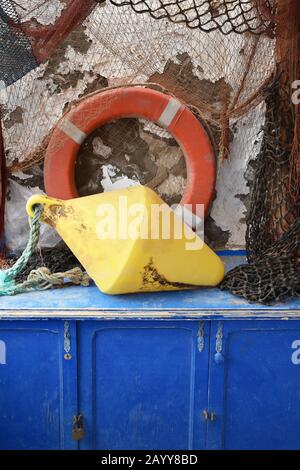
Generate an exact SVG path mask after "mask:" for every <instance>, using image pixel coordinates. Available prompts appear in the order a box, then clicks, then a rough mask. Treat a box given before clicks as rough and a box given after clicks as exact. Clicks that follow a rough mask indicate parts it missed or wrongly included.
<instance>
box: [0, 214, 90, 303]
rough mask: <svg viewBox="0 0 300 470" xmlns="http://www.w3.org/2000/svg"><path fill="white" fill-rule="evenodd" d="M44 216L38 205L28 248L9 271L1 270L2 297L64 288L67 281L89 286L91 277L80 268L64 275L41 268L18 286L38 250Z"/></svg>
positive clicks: (31, 227)
mask: <svg viewBox="0 0 300 470" xmlns="http://www.w3.org/2000/svg"><path fill="white" fill-rule="evenodd" d="M42 214H43V207H42V206H41V205H36V206H35V207H34V215H33V218H32V219H30V222H29V224H30V236H29V240H28V242H27V245H26V248H25V250H24V251H23V253H22V255H21V256H20V258H19V259H18V260H17V261H16V263H15V264H14V265H13V266H12V267H11V268H9V269H4V270H0V296H2V295H15V294H21V293H23V292H28V291H31V290H45V289H50V288H52V287H62V286H63V285H67V283H66V279H68V280H69V284H77V285H78V284H80V285H83V286H87V285H89V280H90V278H89V276H88V275H87V274H86V273H85V272H83V271H82V270H81V269H80V268H74V269H71V270H69V271H66V272H63V273H51V271H50V270H49V269H48V268H45V267H41V268H38V269H34V270H32V271H31V272H30V273H29V275H28V277H27V280H26V281H24V282H21V283H19V284H17V283H16V282H15V279H16V277H17V276H18V275H19V274H20V273H21V272H22V271H23V270H24V268H25V267H26V265H27V263H28V261H29V259H30V257H31V256H32V255H33V253H34V251H35V250H36V247H37V244H38V242H39V238H40V225H41V217H42Z"/></svg>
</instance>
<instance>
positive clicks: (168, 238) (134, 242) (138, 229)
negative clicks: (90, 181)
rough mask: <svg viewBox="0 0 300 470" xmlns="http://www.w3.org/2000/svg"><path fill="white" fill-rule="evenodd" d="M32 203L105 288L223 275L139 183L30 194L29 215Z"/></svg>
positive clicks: (193, 282) (188, 282) (187, 283)
mask: <svg viewBox="0 0 300 470" xmlns="http://www.w3.org/2000/svg"><path fill="white" fill-rule="evenodd" d="M36 204H41V205H42V206H43V207H44V211H43V215H42V221H43V222H46V223H48V224H49V225H51V227H53V228H55V229H56V230H57V232H58V233H59V235H60V236H61V238H62V239H63V240H64V241H65V243H66V244H67V245H68V247H69V248H70V250H71V251H72V252H73V253H74V255H75V256H76V257H77V258H78V260H79V261H80V263H81V264H82V265H83V266H84V268H85V269H86V271H87V273H88V274H89V276H90V277H91V278H92V279H93V280H94V281H95V283H96V285H97V286H98V287H99V289H100V290H101V291H102V292H105V293H107V294H124V293H129V292H146V291H162V290H179V289H188V288H193V287H196V286H216V285H217V284H219V283H220V282H221V281H222V279H223V277H224V266H223V263H222V261H221V260H220V258H219V257H218V256H217V255H216V254H215V253H214V252H213V251H212V250H211V249H210V248H209V247H208V246H207V245H206V244H205V243H204V242H202V240H201V239H200V238H199V237H198V236H197V235H196V234H195V233H194V232H193V231H192V229H190V228H189V227H188V226H187V225H185V224H184V223H183V222H182V221H181V219H179V218H178V217H177V216H176V214H175V213H174V211H172V209H170V208H169V206H168V205H167V204H165V203H164V202H163V201H162V199H161V198H160V197H159V196H158V195H157V194H156V193H155V192H154V191H152V190H151V189H149V188H147V187H145V186H134V187H131V188H127V189H122V190H119V191H112V192H107V193H101V194H96V195H93V196H87V197H81V198H76V199H70V200H67V201H63V200H60V199H54V198H50V197H47V196H43V195H34V196H32V197H31V198H30V199H29V200H28V202H27V206H26V210H27V212H28V214H29V215H30V216H31V217H32V216H33V208H34V206H35V205H36ZM168 221H169V222H168ZM180 232H181V233H180Z"/></svg>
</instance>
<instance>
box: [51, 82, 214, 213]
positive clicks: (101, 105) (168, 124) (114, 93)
mask: <svg viewBox="0 0 300 470" xmlns="http://www.w3.org/2000/svg"><path fill="white" fill-rule="evenodd" d="M126 117H137V118H144V119H147V120H150V121H153V122H155V123H157V124H158V125H159V126H161V127H163V128H165V129H166V130H168V132H169V133H170V134H171V135H172V136H173V137H174V138H175V139H176V141H177V142H178V144H179V145H180V147H181V149H182V151H183V153H184V156H185V160H186V167H187V184H186V188H185V190H184V194H183V197H182V200H181V201H180V204H181V205H183V204H191V209H192V211H193V212H195V209H196V204H204V207H205V213H207V211H208V209H209V206H210V204H211V202H212V198H213V196H214V190H215V179H216V162H215V155H214V151H213V147H212V144H211V142H210V139H209V137H208V135H207V133H206V131H205V130H204V128H203V127H202V125H201V124H200V123H199V121H198V120H197V119H196V117H195V116H194V115H193V113H192V112H191V111H190V110H189V109H188V108H187V107H186V106H185V105H184V104H183V103H181V102H180V101H178V100H176V99H175V98H173V97H170V96H168V95H166V94H164V93H161V92H159V91H155V90H153V89H150V88H145V87H142V86H137V87H128V88H127V87H122V88H115V89H110V90H107V91H104V92H102V93H98V94H94V95H91V96H88V97H87V98H86V99H84V100H82V101H81V102H80V103H79V104H78V105H76V106H74V108H72V109H71V110H70V111H69V112H68V113H66V115H65V116H64V118H63V119H62V120H61V121H60V122H59V124H58V125H57V126H56V128H55V130H54V132H53V134H52V136H51V139H50V142H49V145H48V148H47V151H46V156H45V165H44V181H45V189H46V192H47V194H48V195H49V196H52V197H57V198H60V199H72V198H75V197H78V193H77V190H76V186H75V177H74V166H75V161H76V156H77V154H78V151H79V148H80V146H81V144H82V143H83V142H84V140H85V139H86V138H87V136H88V135H89V134H91V133H92V132H93V131H94V130H95V129H97V128H98V127H100V126H102V125H103V124H105V123H107V122H109V121H113V120H115V119H120V118H126Z"/></svg>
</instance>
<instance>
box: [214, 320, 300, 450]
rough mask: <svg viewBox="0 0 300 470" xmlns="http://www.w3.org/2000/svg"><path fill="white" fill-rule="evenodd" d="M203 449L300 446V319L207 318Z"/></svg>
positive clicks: (287, 447) (288, 447)
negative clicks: (207, 415)
mask: <svg viewBox="0 0 300 470" xmlns="http://www.w3.org/2000/svg"><path fill="white" fill-rule="evenodd" d="M210 361H211V362H210V403H209V410H210V411H214V412H215V413H216V419H215V420H214V421H210V422H209V424H208V448H224V449H300V322H299V321H291V320H289V321H270V320H268V321H252V320H241V321H224V322H212V327H211V358H210Z"/></svg>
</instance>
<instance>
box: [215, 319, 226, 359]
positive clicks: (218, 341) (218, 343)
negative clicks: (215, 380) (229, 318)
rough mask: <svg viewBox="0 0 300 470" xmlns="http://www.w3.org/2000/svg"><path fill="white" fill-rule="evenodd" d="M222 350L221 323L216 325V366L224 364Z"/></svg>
mask: <svg viewBox="0 0 300 470" xmlns="http://www.w3.org/2000/svg"><path fill="white" fill-rule="evenodd" d="M222 350H223V323H222V322H219V323H218V329H217V334H216V354H215V356H214V359H215V363H216V364H222V362H224V355H223V353H222Z"/></svg>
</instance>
